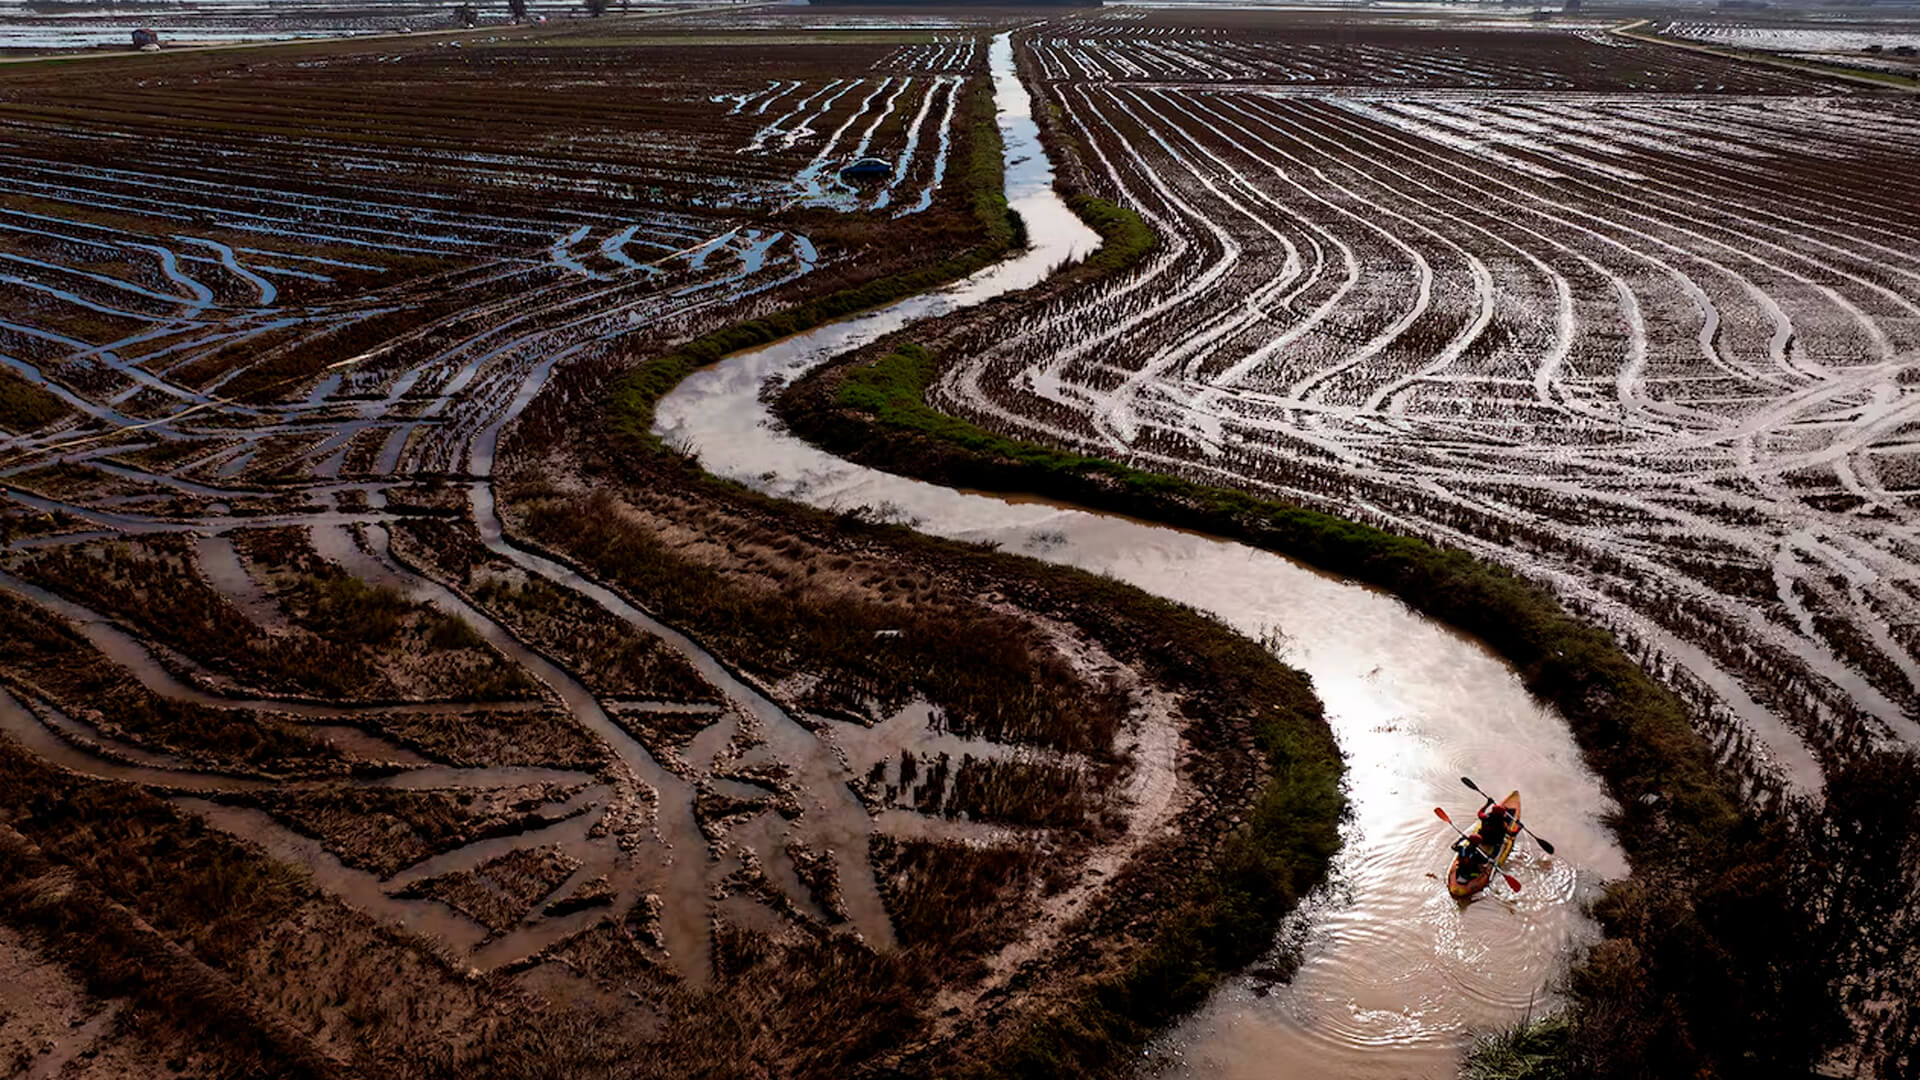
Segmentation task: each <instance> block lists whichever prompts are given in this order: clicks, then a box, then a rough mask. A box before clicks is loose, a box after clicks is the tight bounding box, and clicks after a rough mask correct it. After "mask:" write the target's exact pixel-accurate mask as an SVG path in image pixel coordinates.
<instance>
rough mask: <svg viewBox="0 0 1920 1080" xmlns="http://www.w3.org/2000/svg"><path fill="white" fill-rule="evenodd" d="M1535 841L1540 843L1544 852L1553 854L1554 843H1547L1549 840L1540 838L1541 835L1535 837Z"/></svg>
mask: <svg viewBox="0 0 1920 1080" xmlns="http://www.w3.org/2000/svg"><path fill="white" fill-rule="evenodd" d="M1533 842H1534V843H1536V844H1539V845H1540V850H1541V851H1544V852H1546V853H1547V854H1549V855H1551V854H1553V845H1552V844H1549V843H1547V842H1546V841H1545V840H1542V839H1540V838H1539V837H1537V836H1536V837H1534V838H1533Z"/></svg>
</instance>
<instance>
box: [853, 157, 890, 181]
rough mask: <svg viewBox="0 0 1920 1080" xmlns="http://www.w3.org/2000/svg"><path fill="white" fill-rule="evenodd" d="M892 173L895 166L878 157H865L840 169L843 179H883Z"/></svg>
mask: <svg viewBox="0 0 1920 1080" xmlns="http://www.w3.org/2000/svg"><path fill="white" fill-rule="evenodd" d="M892 175H893V166H892V165H891V164H890V163H888V162H887V161H886V159H884V158H877V157H863V158H861V159H860V160H859V161H856V162H854V163H853V164H851V165H848V166H847V167H846V168H844V169H841V170H840V179H842V180H856V181H857V180H881V179H885V178H886V177H889V176H892Z"/></svg>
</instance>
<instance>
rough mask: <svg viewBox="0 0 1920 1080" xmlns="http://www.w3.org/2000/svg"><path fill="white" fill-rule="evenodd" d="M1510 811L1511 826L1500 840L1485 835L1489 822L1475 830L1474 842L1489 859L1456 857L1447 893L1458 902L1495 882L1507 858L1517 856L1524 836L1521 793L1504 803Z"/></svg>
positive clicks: (1498, 837)
mask: <svg viewBox="0 0 1920 1080" xmlns="http://www.w3.org/2000/svg"><path fill="white" fill-rule="evenodd" d="M1499 805H1501V806H1503V807H1505V808H1506V810H1507V827H1506V828H1505V829H1504V830H1502V831H1501V835H1499V836H1497V837H1488V836H1486V835H1484V833H1485V830H1486V822H1485V821H1482V822H1481V823H1480V828H1478V829H1476V830H1474V833H1473V839H1474V841H1475V843H1476V844H1477V845H1478V846H1479V848H1480V850H1481V851H1482V852H1484V853H1485V854H1486V855H1487V856H1488V858H1486V859H1474V860H1469V859H1468V858H1467V857H1466V855H1464V854H1460V855H1455V856H1454V857H1453V866H1452V867H1450V868H1448V870H1447V891H1448V892H1449V893H1452V894H1453V897H1454V898H1455V899H1456V900H1465V899H1467V898H1468V897H1471V896H1472V895H1474V894H1475V893H1477V892H1479V891H1480V890H1481V889H1484V888H1486V887H1487V882H1489V881H1492V880H1493V875H1494V873H1495V872H1496V871H1498V870H1499V868H1500V867H1502V866H1505V865H1506V864H1507V856H1509V855H1512V854H1513V842H1514V840H1515V838H1517V837H1518V836H1519V835H1520V793H1519V792H1517V791H1516V792H1514V793H1513V794H1511V795H1508V796H1507V797H1506V798H1504V799H1502V800H1500V804H1499Z"/></svg>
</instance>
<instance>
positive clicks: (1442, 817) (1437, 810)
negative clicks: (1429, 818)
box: [1433, 806, 1453, 825]
mask: <svg viewBox="0 0 1920 1080" xmlns="http://www.w3.org/2000/svg"><path fill="white" fill-rule="evenodd" d="M1433 813H1434V816H1435V817H1437V818H1439V819H1440V820H1441V821H1444V822H1446V823H1447V824H1449V825H1451V824H1453V819H1452V818H1450V817H1448V816H1447V812H1446V811H1445V810H1442V809H1441V808H1440V807H1438V806H1436V807H1434V808H1433Z"/></svg>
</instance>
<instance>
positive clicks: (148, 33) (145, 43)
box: [133, 29, 160, 49]
mask: <svg viewBox="0 0 1920 1080" xmlns="http://www.w3.org/2000/svg"><path fill="white" fill-rule="evenodd" d="M133 47H134V48H136V49H145V48H155V49H157V48H159V47H160V35H159V34H158V33H156V32H154V31H152V30H146V29H141V30H135V31H134V32H133Z"/></svg>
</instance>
